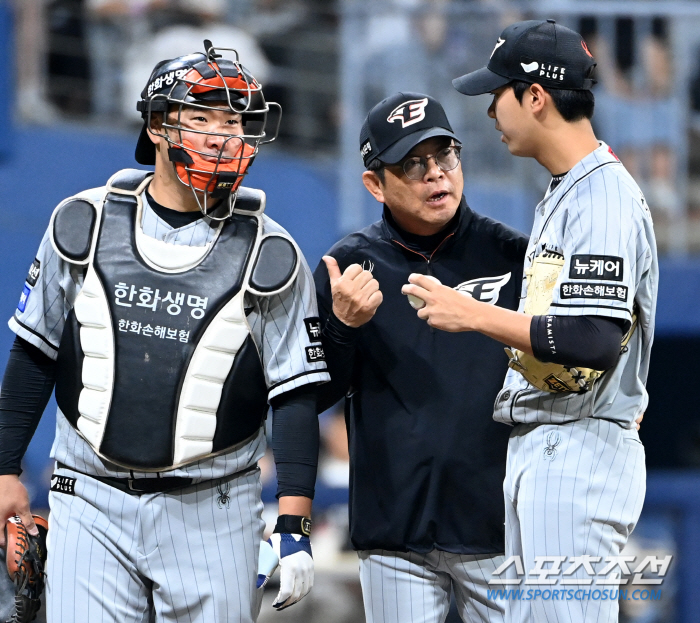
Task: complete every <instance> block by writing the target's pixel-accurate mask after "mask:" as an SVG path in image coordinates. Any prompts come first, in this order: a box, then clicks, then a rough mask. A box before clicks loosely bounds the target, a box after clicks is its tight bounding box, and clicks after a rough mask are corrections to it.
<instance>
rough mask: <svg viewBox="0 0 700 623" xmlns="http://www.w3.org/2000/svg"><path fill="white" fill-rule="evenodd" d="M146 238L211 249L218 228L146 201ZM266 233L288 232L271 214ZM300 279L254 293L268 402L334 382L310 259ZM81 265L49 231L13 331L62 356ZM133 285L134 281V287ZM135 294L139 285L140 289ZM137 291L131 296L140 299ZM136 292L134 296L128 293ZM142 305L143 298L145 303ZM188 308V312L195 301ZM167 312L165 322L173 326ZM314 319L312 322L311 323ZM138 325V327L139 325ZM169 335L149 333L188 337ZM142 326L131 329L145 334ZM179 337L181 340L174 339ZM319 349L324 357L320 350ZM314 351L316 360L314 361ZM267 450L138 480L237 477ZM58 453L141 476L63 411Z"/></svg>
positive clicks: (258, 442) (251, 447) (84, 466)
mask: <svg viewBox="0 0 700 623" xmlns="http://www.w3.org/2000/svg"><path fill="white" fill-rule="evenodd" d="M104 192H105V191H104V188H99V189H94V190H91V191H87V192H85V193H80V197H81V198H87V199H90V200H93V201H99V200H100V199H101V198H102V196H103V195H104ZM142 203H143V218H142V220H141V229H142V230H143V233H144V234H146V235H147V236H150V237H152V238H156V239H157V240H161V241H163V242H167V243H169V244H173V245H185V246H197V247H199V246H204V245H206V244H207V243H208V242H210V241H211V239H212V238H213V237H214V236H215V234H216V228H217V223H216V222H214V221H210V220H208V219H206V218H202V219H199V220H197V221H195V222H193V223H190V224H189V225H186V226H184V227H180V228H173V227H171V226H170V225H169V224H168V223H166V222H165V221H164V220H162V219H161V218H160V217H159V216H158V215H157V214H156V213H155V212H154V211H153V210H152V208H151V207H150V205H149V203H148V201H147V200H146V198H145V196H143V197H142ZM262 219H263V235H264V234H266V233H270V232H279V233H286V232H285V230H284V229H283V228H282V227H280V226H279V225H278V224H277V223H275V222H274V221H273V220H272V219H270V218H268V217H267V216H265V215H263V216H262ZM300 258H301V266H300V270H299V273H298V275H297V278H296V279H295V281H294V283H293V284H292V285H291V286H290V287H289V288H288V289H287V290H285V291H283V292H281V293H280V294H277V295H272V296H269V297H257V296H254V295H252V294H250V293H249V294H247V295H246V300H245V306H246V312H247V321H248V324H249V326H250V330H251V333H252V335H253V339H254V341H255V344H256V346H257V349H258V353H259V354H260V357H261V360H262V366H263V370H264V372H265V380H266V383H267V387H268V400H269V399H270V398H273V397H274V396H277V395H279V394H282V393H284V392H287V391H289V390H291V389H294V388H296V387H301V386H303V385H306V384H308V383H318V382H324V381H327V380H328V379H329V378H330V377H329V376H328V372H327V371H326V364H325V360H324V358H323V352H322V349H321V348H320V342H317V343H314V342H315V340H312V337H313V336H312V335H311V333H310V331H309V329H308V326H313V325H314V323H315V322H316V320H317V316H318V311H317V305H316V294H315V288H314V283H313V277H312V275H311V271H310V270H309V267H308V265H307V264H306V261H305V260H304V258H303V256H300ZM82 270H83V269H82V268H81V267H79V266H75V265H71V264H68V262H65V261H64V260H62V259H61V258H60V257H59V256H58V255H57V254H56V252H55V251H54V248H53V246H52V244H51V240H50V233H49V230H47V231H46V233H45V234H44V238H43V239H42V241H41V244H40V246H39V251H38V253H37V256H36V259H35V260H34V263H33V264H32V266H31V268H30V270H29V275H28V276H27V280H26V283H25V285H24V289H23V291H22V296H21V298H20V302H19V305H18V307H17V309H16V310H15V314H14V316H13V317H12V318H11V319H10V321H9V323H8V324H9V326H10V329H12V331H14V332H15V333H16V334H17V335H19V336H20V337H21V338H23V339H25V340H26V341H28V342H29V343H31V344H33V345H34V346H36V347H37V348H39V349H41V350H42V352H44V353H45V354H46V355H48V356H49V357H51V358H52V359H56V357H57V354H58V346H59V343H60V341H61V335H62V334H63V328H64V326H65V321H66V318H67V316H68V313H69V311H70V310H71V309H72V307H73V303H74V301H75V297H76V296H77V294H78V292H80V289H81V288H82V284H83V273H82ZM129 285H130V284H127V286H129ZM132 290H134V288H133V287H132ZM137 294H138V293H137V292H135V291H134V292H133V293H131V295H132V296H134V295H137ZM128 295H129V292H127V294H126V296H128ZM137 300H138V299H137ZM180 303H182V305H181V307H183V311H184V312H185V313H187V312H188V311H189V308H187V307H186V305H187V304H188V302H187V297H184V300H183V301H180ZM174 311H176V310H175V308H172V309H171V310H170V311H166V313H165V315H164V316H163V323H162V324H163V325H167V318H168V313H171V312H173V313H174ZM305 320H306V322H305ZM134 324H136V323H134ZM163 328H164V331H162V332H161V333H160V334H158V335H156V334H155V333H153V334H150V335H149V336H148V338H149V339H170V338H171V337H172V339H181V336H180V335H179V334H177V333H176V332H168V330H167V327H166V326H164V327H163ZM139 329H141V328H140V327H129V330H139ZM170 333H173V336H171V335H170ZM317 351H318V352H317ZM309 352H311V353H312V354H313V355H314V356H309ZM264 453H265V439H264V433H263V431H262V429H261V431H260V433H259V434H258V435H257V437H255V438H254V439H253V440H252V441H250V442H249V443H247V444H245V445H244V446H243V447H241V448H238V449H235V450H234V451H232V452H228V453H226V454H221V455H218V456H214V457H211V458H206V459H203V460H201V461H197V462H194V463H191V464H189V465H185V466H183V467H179V468H177V469H174V470H171V471H169V472H160V473H144V474H138V475H136V477H160V476H185V477H191V478H195V479H197V480H200V479H201V480H209V479H213V478H220V477H223V476H226V475H228V474H233V473H236V472H238V471H241V470H243V469H246V468H247V467H249V466H250V465H253V464H254V463H255V462H256V461H257V460H258V459H260V457H261V456H262V455H263V454H264ZM51 456H52V457H53V458H54V459H56V460H57V461H60V462H61V463H64V464H65V465H67V466H69V467H71V468H73V469H75V470H77V471H79V472H83V473H86V474H91V475H95V476H114V477H120V478H128V477H135V476H134V472H130V471H129V470H125V469H123V468H118V467H117V466H115V465H112V464H110V463H107V462H106V461H104V460H102V459H101V458H100V457H98V456H97V455H96V454H95V452H94V451H93V450H92V448H91V447H90V445H89V444H88V443H87V441H85V440H84V439H83V438H82V437H81V436H80V435H79V434H78V432H77V431H76V430H75V429H74V428H73V426H71V424H70V423H69V422H68V421H67V420H66V418H65V416H64V415H63V414H62V413H61V411H60V409H59V410H58V413H57V424H56V438H55V441H54V445H53V448H52V451H51Z"/></svg>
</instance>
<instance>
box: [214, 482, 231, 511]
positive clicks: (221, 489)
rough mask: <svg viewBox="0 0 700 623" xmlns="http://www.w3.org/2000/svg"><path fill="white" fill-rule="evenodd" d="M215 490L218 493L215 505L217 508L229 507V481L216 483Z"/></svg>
mask: <svg viewBox="0 0 700 623" xmlns="http://www.w3.org/2000/svg"><path fill="white" fill-rule="evenodd" d="M216 490H217V492H218V493H219V497H218V498H217V499H216V505H217V506H218V507H219V508H223V507H224V506H225V507H226V508H230V506H231V496H230V495H229V492H230V491H231V483H230V482H222V483H219V484H218V485H216Z"/></svg>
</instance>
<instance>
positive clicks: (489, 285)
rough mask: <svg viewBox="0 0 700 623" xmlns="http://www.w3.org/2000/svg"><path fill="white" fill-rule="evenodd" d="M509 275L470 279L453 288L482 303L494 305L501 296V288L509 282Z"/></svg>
mask: <svg viewBox="0 0 700 623" xmlns="http://www.w3.org/2000/svg"><path fill="white" fill-rule="evenodd" d="M510 275H511V273H506V274H505V275H499V276H498V277H480V278H479V279H471V280H469V281H464V282H462V283H460V284H459V285H458V286H455V288H454V289H455V290H457V291H458V292H464V293H465V294H468V295H469V296H471V297H472V298H473V299H476V300H477V301H481V302H482V303H489V304H491V305H495V304H496V303H497V302H498V297H499V296H500V294H501V288H502V287H503V286H504V285H506V284H507V283H508V282H509V281H510Z"/></svg>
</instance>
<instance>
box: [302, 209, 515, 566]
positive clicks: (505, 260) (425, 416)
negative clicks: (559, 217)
mask: <svg viewBox="0 0 700 623" xmlns="http://www.w3.org/2000/svg"><path fill="white" fill-rule="evenodd" d="M526 246H527V238H526V237H525V236H524V235H523V234H521V233H519V232H517V231H515V230H513V229H511V228H509V227H507V226H505V225H503V224H501V223H499V222H497V221H494V220H492V219H489V218H486V217H484V216H481V215H479V214H476V213H475V212H473V211H472V210H471V209H470V208H469V207H468V206H467V204H466V201H465V200H464V199H462V202H461V204H460V207H459V210H458V212H457V214H456V215H455V218H454V219H453V220H452V221H451V223H450V224H449V225H448V227H447V228H446V229H445V230H444V231H443V232H441V233H440V234H438V235H436V236H430V237H418V236H413V235H411V234H408V233H406V232H402V231H401V230H400V229H399V228H398V226H397V225H396V223H395V222H394V220H393V219H392V217H391V214H390V213H389V211H388V210H387V209H386V208H385V209H384V215H383V218H382V220H381V221H378V222H376V223H374V224H372V225H370V226H369V227H367V228H365V229H363V230H361V231H359V232H357V233H354V234H350V235H349V236H347V237H345V238H343V239H342V240H341V241H340V242H338V243H337V244H336V245H335V246H333V248H332V249H331V250H330V251H329V252H328V254H329V255H331V256H333V257H334V258H335V259H336V260H337V261H338V264H339V265H340V269H341V271H344V270H345V269H346V268H347V267H348V266H349V265H350V264H354V263H357V264H361V265H363V266H364V267H365V268H366V269H369V270H372V272H373V274H374V276H375V277H376V279H377V280H378V281H379V287H380V289H381V291H382V293H383V295H384V301H383V303H382V304H381V305H380V307H379V309H378V310H377V313H376V315H375V316H374V317H373V318H372V320H370V321H369V322H368V323H367V324H365V325H364V326H362V327H360V328H358V329H351V328H349V327H346V326H345V325H343V324H342V323H340V321H339V320H338V319H337V318H335V317H334V316H333V315H332V312H331V309H332V304H331V293H330V283H329V279H328V272H327V270H326V267H325V264H323V262H321V263H320V264H319V266H318V268H317V269H316V272H315V274H314V277H315V280H316V288H317V292H318V298H319V313H320V315H321V322H322V326H323V341H324V348H325V351H326V358H327V363H328V369H329V372H330V373H331V378H332V380H331V382H330V383H328V384H325V385H322V386H319V392H320V394H319V401H320V404H319V406H320V407H321V408H322V409H323V408H327V407H329V406H330V405H332V404H333V403H334V402H336V401H337V400H339V399H341V398H342V397H343V396H344V395H346V394H347V396H348V397H347V398H346V411H345V412H346V420H347V425H348V436H349V443H350V466H351V468H350V537H351V540H352V544H353V547H354V548H355V549H357V550H369V549H385V550H390V551H415V552H428V551H430V550H432V549H439V550H443V551H447V552H453V553H459V554H496V553H502V552H504V550H505V548H504V505H503V479H504V476H505V460H506V449H507V441H508V435H509V432H510V430H511V429H510V428H508V427H507V426H504V425H503V424H499V423H496V422H494V421H493V419H492V413H493V402H494V399H495V397H496V394H497V392H498V390H499V389H500V388H501V387H502V384H503V379H504V376H505V373H506V369H507V357H506V355H505V353H504V352H503V345H502V344H499V343H498V342H496V341H495V340H492V339H490V338H488V337H486V336H484V335H481V334H479V333H446V332H443V331H439V330H436V329H432V328H431V327H429V326H428V325H427V323H426V322H425V321H423V320H420V319H419V318H418V317H417V316H416V312H415V310H414V309H413V308H412V307H411V306H410V305H409V303H408V301H407V298H406V297H405V296H404V295H402V294H401V286H402V285H403V284H405V283H407V280H408V276H409V275H410V274H411V273H423V274H428V275H432V276H434V277H436V278H437V279H439V280H440V281H441V282H442V283H443V284H444V285H448V286H450V287H452V288H459V289H461V290H463V291H466V292H469V293H470V294H471V295H472V296H473V297H474V298H477V299H479V300H482V301H487V302H490V303H492V304H495V305H498V306H500V307H505V308H508V309H513V310H515V309H517V307H518V301H519V296H520V288H521V281H522V266H523V259H524V256H525V249H526Z"/></svg>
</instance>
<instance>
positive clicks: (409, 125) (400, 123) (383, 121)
mask: <svg viewBox="0 0 700 623" xmlns="http://www.w3.org/2000/svg"><path fill="white" fill-rule="evenodd" d="M435 136H449V137H450V138H453V139H455V140H456V141H457V142H458V143H459V142H461V141H460V140H459V139H458V138H457V137H456V136H455V134H454V132H453V131H452V126H451V125H450V122H449V121H448V120H447V115H446V114H445V111H444V110H443V108H442V106H441V105H440V102H438V101H437V100H436V99H434V98H432V97H430V95H425V94H424V93H397V94H396V95H392V96H390V97H387V98H386V99H384V100H382V101H381V102H379V104H377V105H376V106H375V107H374V108H372V110H370V111H369V113H368V114H367V118H366V119H365V122H364V123H363V124H362V130H360V155H361V156H362V161H363V162H364V164H365V167H368V166H369V164H370V162H372V160H376V159H377V158H379V159H380V160H381V161H382V162H386V163H387V164H395V163H396V162H398V161H399V160H401V159H402V158H403V157H404V156H405V155H406V154H407V153H408V152H409V151H411V150H412V149H413V148H414V147H415V146H416V145H418V143H420V142H421V141H424V140H426V139H428V138H433V137H435Z"/></svg>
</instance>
